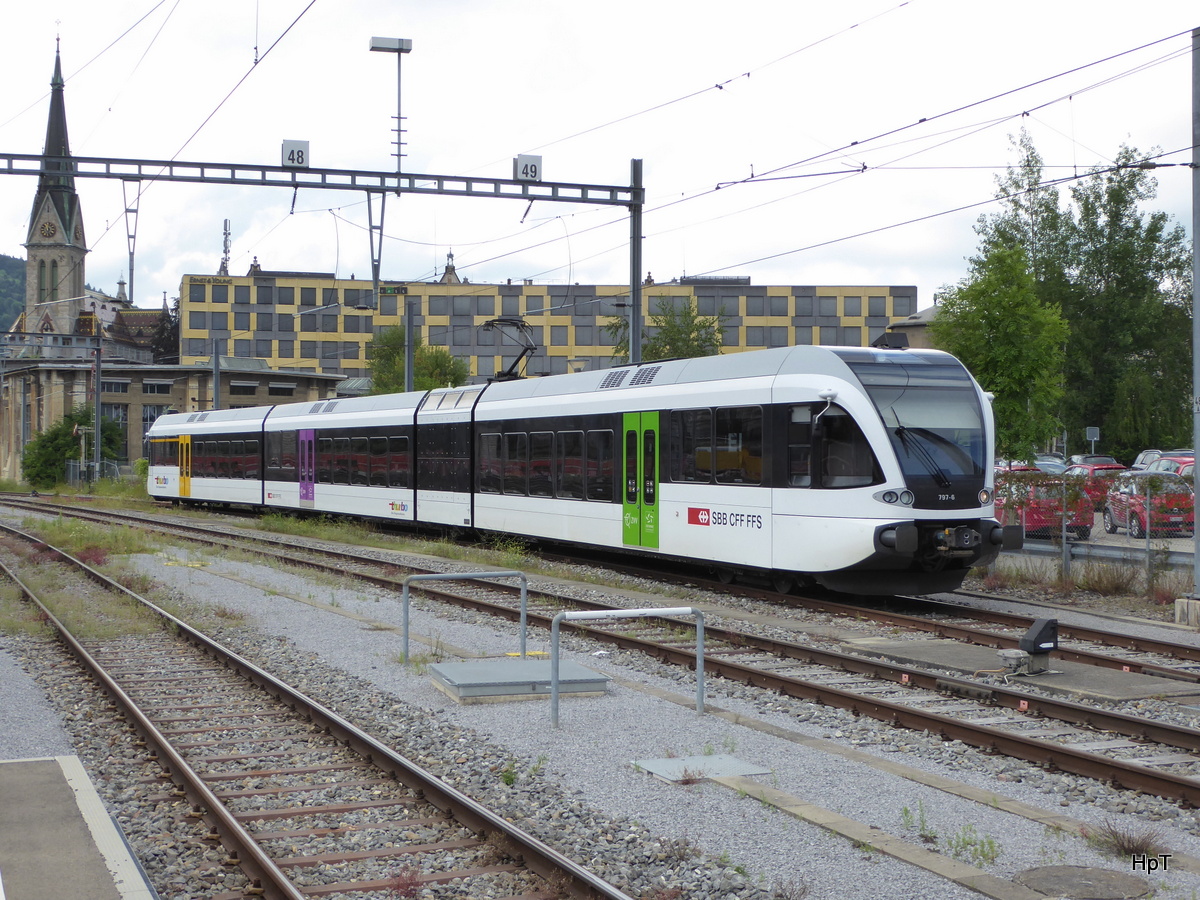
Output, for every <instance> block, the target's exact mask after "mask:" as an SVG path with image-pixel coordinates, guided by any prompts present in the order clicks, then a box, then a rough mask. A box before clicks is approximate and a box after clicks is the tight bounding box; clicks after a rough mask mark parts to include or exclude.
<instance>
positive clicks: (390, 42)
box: [371, 37, 412, 175]
mask: <svg viewBox="0 0 1200 900" xmlns="http://www.w3.org/2000/svg"><path fill="white" fill-rule="evenodd" d="M371 49H372V50H377V51H379V52H380V53H395V54H396V174H397V175H399V174H400V170H401V169H402V168H403V165H402V162H401V161H402V160H403V159H404V118H403V117H402V116H401V115H400V70H401V69H402V66H401V62H402V61H403V59H404V54H405V53H411V52H412V41H410V40H409V39H408V38H386V37H373V38H371Z"/></svg>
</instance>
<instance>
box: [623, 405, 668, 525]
mask: <svg viewBox="0 0 1200 900" xmlns="http://www.w3.org/2000/svg"><path fill="white" fill-rule="evenodd" d="M623 430H624V433H625V482H624V496H623V499H622V506H623V509H622V513H623V515H622V517H621V518H622V541H623V543H624V544H625V545H626V546H632V547H658V446H659V442H658V413H657V412H642V413H625V417H624V429H623Z"/></svg>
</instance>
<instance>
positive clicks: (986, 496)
mask: <svg viewBox="0 0 1200 900" xmlns="http://www.w3.org/2000/svg"><path fill="white" fill-rule="evenodd" d="M991 502H992V492H991V491H989V490H988V489H987V488H984V489H983V490H982V491H980V492H979V505H980V506H987V505H988V504H989V503H991Z"/></svg>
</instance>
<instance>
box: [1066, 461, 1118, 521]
mask: <svg viewBox="0 0 1200 900" xmlns="http://www.w3.org/2000/svg"><path fill="white" fill-rule="evenodd" d="M1128 471H1129V470H1128V469H1126V468H1125V467H1124V466H1123V465H1121V464H1120V463H1118V462H1113V463H1097V462H1087V463H1075V464H1073V465H1070V466H1068V467H1067V470H1066V471H1065V472H1064V473H1063V474H1064V475H1067V476H1074V477H1077V478H1080V479H1082V480H1083V491H1084V493H1085V494H1087V495H1088V497H1090V498H1091V500H1092V506H1093V507H1094V508H1095V509H1096V510H1097V511H1099V510H1102V509H1104V500H1105V498H1106V497H1108V489H1109V488H1110V487H1112V480H1113V478H1115V477H1116V476H1117V475H1118V474H1120V473H1121V472H1128Z"/></svg>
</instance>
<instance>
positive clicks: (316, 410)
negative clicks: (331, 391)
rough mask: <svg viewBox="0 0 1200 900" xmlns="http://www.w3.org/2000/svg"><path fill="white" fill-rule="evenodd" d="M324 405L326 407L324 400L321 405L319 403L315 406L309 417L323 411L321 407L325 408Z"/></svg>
mask: <svg viewBox="0 0 1200 900" xmlns="http://www.w3.org/2000/svg"><path fill="white" fill-rule="evenodd" d="M324 405H325V401H324V400H322V401H321V402H320V403H317V404H316V405H314V406H313V408H312V409H310V410H309V411H308V413H309V415H312V414H313V413H319V412H320V411H321V407H323V406H324Z"/></svg>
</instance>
